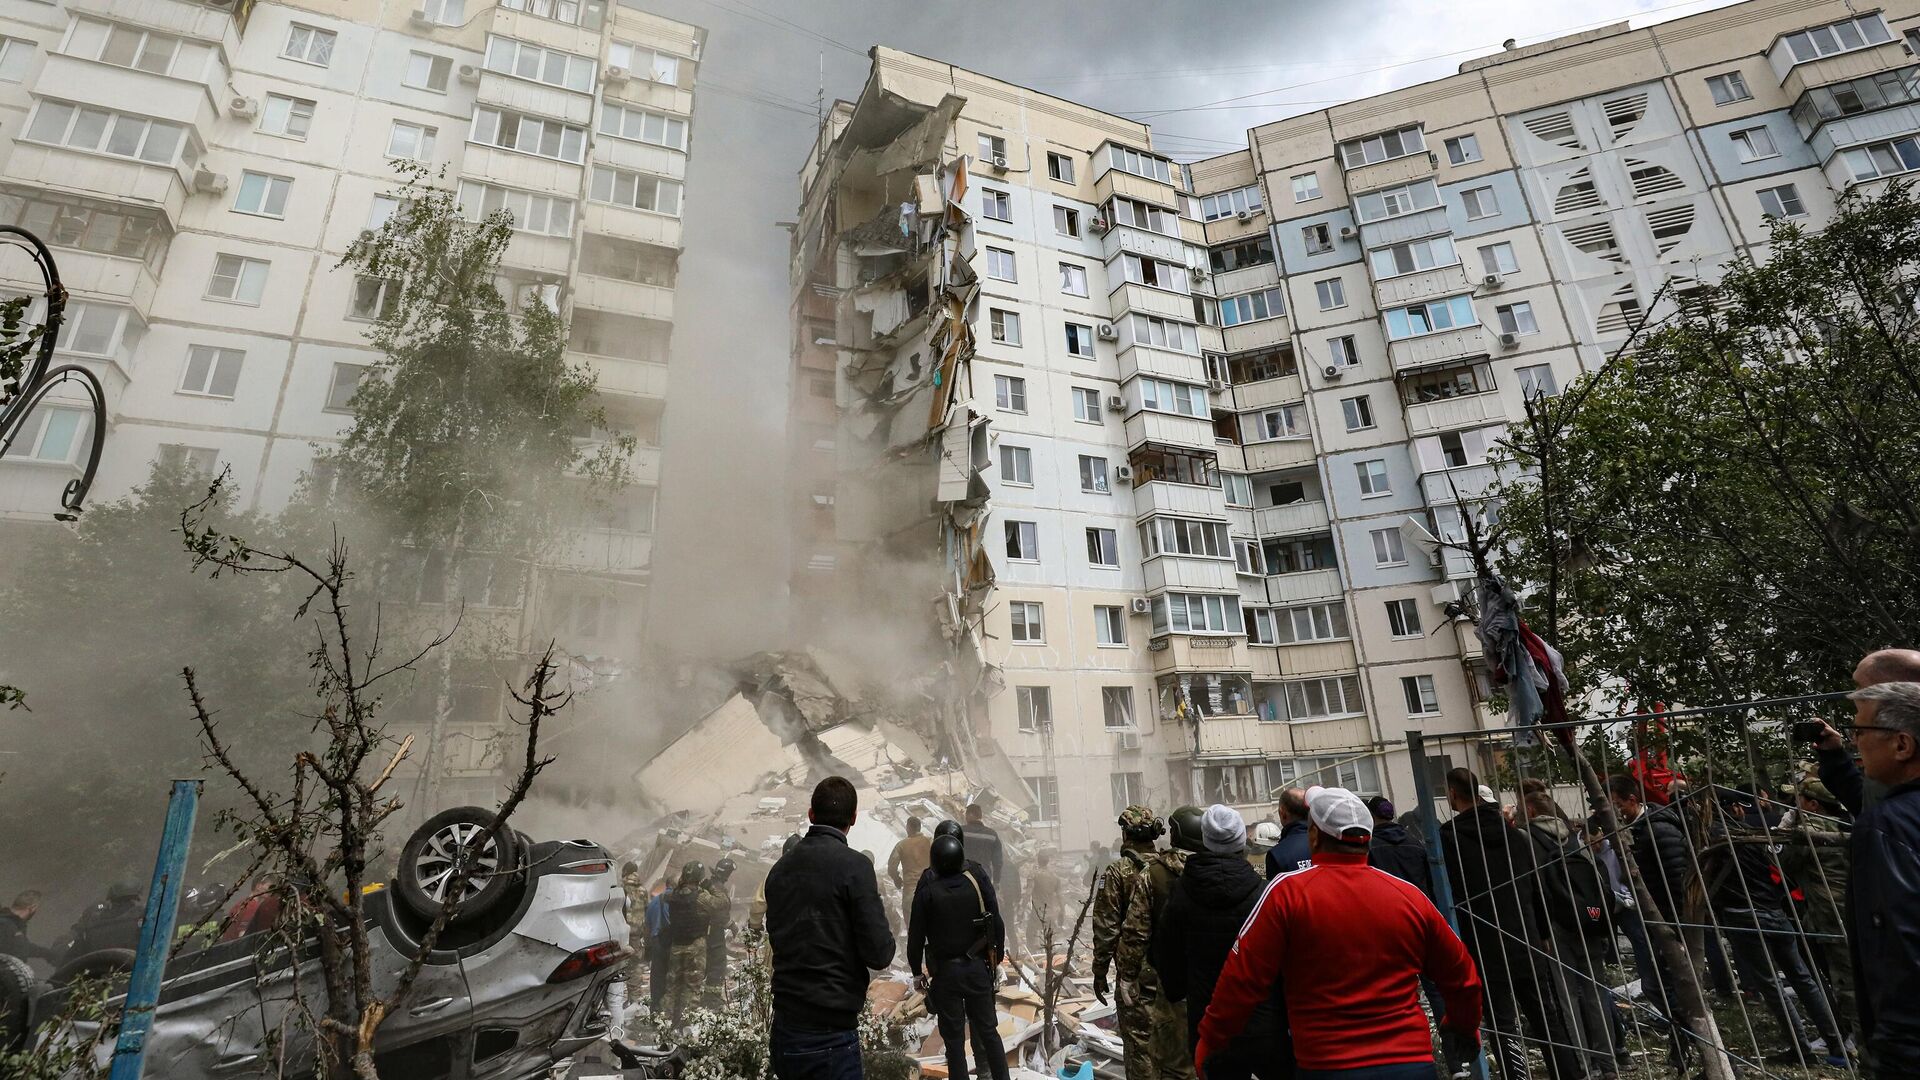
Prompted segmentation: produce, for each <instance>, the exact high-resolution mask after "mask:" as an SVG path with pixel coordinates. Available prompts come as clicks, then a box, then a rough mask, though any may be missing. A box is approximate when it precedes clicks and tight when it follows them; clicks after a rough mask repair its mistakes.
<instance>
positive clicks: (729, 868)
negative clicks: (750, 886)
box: [713, 855, 739, 881]
mask: <svg viewBox="0 0 1920 1080" xmlns="http://www.w3.org/2000/svg"><path fill="white" fill-rule="evenodd" d="M737 869H739V868H738V867H737V866H735V865H734V862H733V860H732V859H730V858H728V857H726V856H724V855H722V856H721V857H720V861H719V862H717V863H714V864H713V877H714V880H716V881H724V880H726V879H727V878H729V877H732V876H733V872H734V871H735V870H737Z"/></svg>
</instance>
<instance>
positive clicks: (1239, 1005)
mask: <svg viewBox="0 0 1920 1080" xmlns="http://www.w3.org/2000/svg"><path fill="white" fill-rule="evenodd" d="M1307 812H1308V818H1309V820H1310V821H1311V822H1312V824H1313V827H1312V828H1311V829H1309V830H1308V832H1309V843H1310V845H1311V848H1312V859H1313V861H1312V865H1311V866H1309V867H1307V868H1306V869H1304V870H1295V871H1293V872H1291V873H1286V874H1282V875H1280V876H1279V877H1277V878H1275V879H1274V880H1273V881H1272V882H1271V883H1269V884H1268V885H1267V888H1266V892H1265V893H1264V894H1263V895H1262V896H1261V898H1260V903H1259V904H1258V905H1257V906H1256V907H1255V908H1254V911H1253V914H1252V915H1251V916H1250V917H1249V918H1248V919H1247V924H1246V925H1245V926H1244V927H1242V928H1241V930H1240V938H1239V940H1238V941H1237V942H1235V943H1234V947H1233V952H1232V953H1231V954H1230V955H1228V957H1227V964H1226V967H1225V969H1224V970H1222V971H1221V973H1220V981H1219V982H1218V983H1217V984H1216V985H1215V986H1214V991H1213V1001H1212V1003H1211V1004H1209V1005H1208V1006H1207V1015H1206V1017H1205V1019H1203V1020H1201V1022H1200V1042H1199V1045H1198V1046H1197V1047H1196V1048H1195V1050H1194V1068H1195V1069H1196V1071H1199V1072H1200V1073H1201V1075H1203V1076H1204V1070H1205V1068H1206V1059H1207V1056H1208V1054H1209V1053H1211V1051H1212V1049H1213V1048H1214V1047H1219V1046H1225V1045H1227V1043H1228V1041H1229V1040H1231V1039H1232V1038H1233V1037H1234V1036H1235V1035H1237V1034H1239V1033H1240V1029H1241V1028H1242V1027H1243V1026H1245V1024H1246V1022H1247V1018H1248V1016H1249V1015H1251V1014H1252V1012H1253V1010H1254V1008H1255V1007H1256V1006H1258V1005H1259V1004H1260V1003H1261V1002H1262V1001H1265V1000H1266V999H1267V996H1268V995H1269V994H1270V993H1271V992H1272V989H1273V985H1274V981H1275V980H1276V979H1278V980H1280V983H1281V985H1282V986H1284V987H1285V993H1286V1003H1287V1017H1288V1023H1289V1026H1291V1028H1292V1029H1293V1046H1294V1057H1295V1060H1296V1061H1297V1062H1298V1063H1299V1069H1298V1072H1297V1073H1296V1074H1295V1075H1296V1076H1297V1077H1298V1078H1299V1080H1336V1078H1337V1080H1403V1078H1404V1080H1416V1078H1417V1080H1432V1077H1433V1042H1432V1038H1431V1036H1430V1035H1429V1033H1428V1031H1427V1021H1426V1017H1425V1015H1424V1014H1423V1013H1422V1012H1421V1011H1420V1004H1419V1001H1418V1000H1417V999H1416V996H1415V994H1416V991H1417V988H1418V986H1419V976H1421V975H1422V974H1424V975H1426V976H1427V978H1429V979H1431V980H1433V982H1434V984H1435V985H1437V986H1438V987H1439V990H1440V994H1441V996H1442V998H1443V999H1444V1001H1445V1003H1446V1018H1445V1019H1444V1020H1443V1021H1441V1036H1442V1040H1443V1042H1444V1043H1445V1044H1446V1047H1447V1056H1448V1057H1450V1058H1454V1059H1456V1060H1459V1059H1463V1058H1471V1057H1472V1055H1473V1054H1474V1052H1475V1051H1476V1050H1477V1047H1478V1044H1479V1028H1480V978H1479V975H1478V974H1477V973H1475V971H1474V968H1473V961H1472V959H1470V958H1469V957H1468V956H1467V950H1466V948H1465V947H1464V946H1462V945H1461V944H1460V939H1459V938H1458V937H1457V936H1456V935H1455V934H1454V932H1453V930H1452V929H1451V928H1450V927H1448V926H1447V923H1446V920H1445V919H1442V918H1441V917H1440V912H1439V911H1437V910H1435V909H1434V906H1433V902H1432V901H1430V900H1428V899H1427V898H1426V895H1425V894H1423V893H1422V892H1421V891H1420V890H1419V889H1417V888H1415V887H1414V886H1412V885H1409V884H1407V883H1406V882H1404V881H1401V880H1400V879H1399V878H1396V877H1394V876H1393V875H1391V874H1388V873H1386V872H1385V871H1382V870H1378V869H1375V868H1373V867H1370V866H1368V865H1367V842H1368V840H1369V838H1370V837H1371V836H1372V833H1373V815H1372V814H1371V813H1369V812H1368V811H1367V807H1366V804H1365V803H1363V802H1361V801H1360V798H1359V796H1357V795H1355V794H1353V793H1352V792H1351V791H1347V790H1346V789H1344V788H1321V787H1316V788H1314V789H1312V790H1311V791H1309V792H1307Z"/></svg>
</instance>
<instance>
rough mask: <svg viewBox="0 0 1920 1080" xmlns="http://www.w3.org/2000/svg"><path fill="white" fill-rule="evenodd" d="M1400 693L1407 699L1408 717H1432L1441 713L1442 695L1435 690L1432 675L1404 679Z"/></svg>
mask: <svg viewBox="0 0 1920 1080" xmlns="http://www.w3.org/2000/svg"><path fill="white" fill-rule="evenodd" d="M1400 693H1401V694H1402V695H1404V696H1405V697H1406V699H1407V715H1408V716H1431V715H1433V714H1434V713H1437V712H1439V711H1440V694H1439V692H1438V691H1436V690H1435V689H1434V688H1433V676H1431V675H1407V676H1404V677H1402V678H1401V680H1400Z"/></svg>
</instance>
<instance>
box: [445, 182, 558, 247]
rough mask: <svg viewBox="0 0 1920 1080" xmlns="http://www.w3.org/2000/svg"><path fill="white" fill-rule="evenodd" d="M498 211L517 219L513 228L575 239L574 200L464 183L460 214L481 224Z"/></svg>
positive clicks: (462, 185) (461, 184) (461, 188)
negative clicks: (503, 211) (573, 236)
mask: <svg viewBox="0 0 1920 1080" xmlns="http://www.w3.org/2000/svg"><path fill="white" fill-rule="evenodd" d="M496 210H505V211H506V212H507V213H509V214H511V215H512V216H513V227H514V228H516V229H519V230H520V231H521V232H530V233H539V234H540V235H542V236H572V235H573V200H572V199H556V198H554V197H552V196H550V195H535V194H533V193H531V192H526V191H514V190H513V189H511V188H503V187H496V186H494V185H492V184H482V183H479V182H477V181H473V180H462V181H460V212H461V215H462V216H464V217H465V218H466V219H467V220H468V221H479V220H480V219H481V218H483V217H486V216H487V215H488V214H491V213H493V212H494V211H496Z"/></svg>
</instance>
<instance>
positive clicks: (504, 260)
mask: <svg viewBox="0 0 1920 1080" xmlns="http://www.w3.org/2000/svg"><path fill="white" fill-rule="evenodd" d="M500 265H502V266H508V267H513V268H515V269H518V270H532V271H533V272H535V273H537V274H548V275H552V276H555V277H560V278H564V277H566V274H567V270H568V269H570V268H571V267H572V266H573V241H571V240H568V239H567V238H566V237H564V236H541V235H540V234H539V233H530V232H518V231H516V232H515V233H514V234H513V236H512V237H511V238H510V239H508V241H507V250H506V252H505V253H503V254H502V255H501V256H500Z"/></svg>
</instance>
